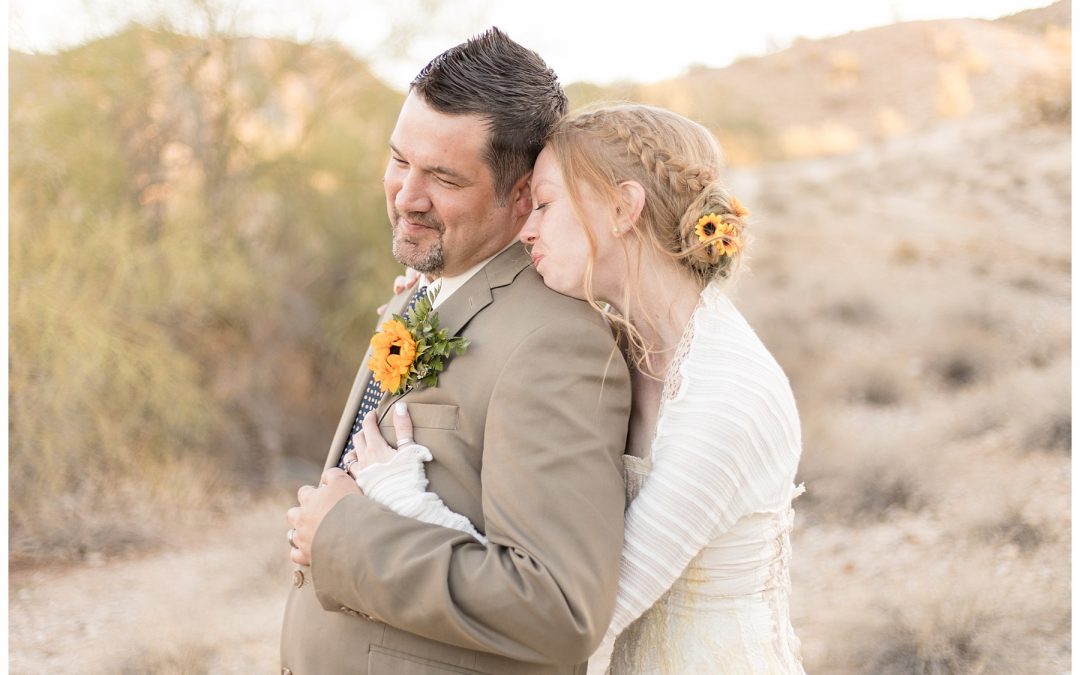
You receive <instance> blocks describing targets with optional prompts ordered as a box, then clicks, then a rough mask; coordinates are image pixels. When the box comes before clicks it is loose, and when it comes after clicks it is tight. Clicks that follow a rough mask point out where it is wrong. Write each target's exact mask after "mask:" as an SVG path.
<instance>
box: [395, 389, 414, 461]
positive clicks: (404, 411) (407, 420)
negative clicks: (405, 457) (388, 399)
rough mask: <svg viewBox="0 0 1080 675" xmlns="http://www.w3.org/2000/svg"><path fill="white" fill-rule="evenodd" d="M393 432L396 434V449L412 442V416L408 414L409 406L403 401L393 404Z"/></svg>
mask: <svg viewBox="0 0 1080 675" xmlns="http://www.w3.org/2000/svg"><path fill="white" fill-rule="evenodd" d="M394 433H395V434H396V435H397V446H398V450H400V449H401V447H402V446H403V445H411V444H412V443H413V435H412V434H413V427H412V417H410V416H409V406H408V405H406V403H405V401H398V402H397V403H395V404H394Z"/></svg>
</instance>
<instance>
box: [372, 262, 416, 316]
mask: <svg viewBox="0 0 1080 675" xmlns="http://www.w3.org/2000/svg"><path fill="white" fill-rule="evenodd" d="M419 280H420V273H419V272H417V271H416V270H414V269H413V268H411V267H406V268H405V274H399V275H398V276H396V277H394V295H397V294H398V293H400V292H402V291H404V290H405V289H406V288H412V287H413V286H415V285H416V282H417V281H419ZM375 311H376V313H377V314H378V315H379V316H382V313H383V312H385V311H386V305H383V306H381V307H379V309H377V310H375Z"/></svg>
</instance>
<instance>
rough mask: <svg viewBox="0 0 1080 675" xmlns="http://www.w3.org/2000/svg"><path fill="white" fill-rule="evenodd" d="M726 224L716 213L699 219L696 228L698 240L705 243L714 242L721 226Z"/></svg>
mask: <svg viewBox="0 0 1080 675" xmlns="http://www.w3.org/2000/svg"><path fill="white" fill-rule="evenodd" d="M723 224H724V221H722V220H721V219H720V216H718V215H716V214H715V213H710V214H708V215H704V216H702V217H700V218H698V221H697V227H695V228H694V232H696V233H697V238H698V239H700V240H701V241H703V242H707V241H712V239H713V238H714V237H716V233H717V232H718V231H719V230H720V226H721V225H723Z"/></svg>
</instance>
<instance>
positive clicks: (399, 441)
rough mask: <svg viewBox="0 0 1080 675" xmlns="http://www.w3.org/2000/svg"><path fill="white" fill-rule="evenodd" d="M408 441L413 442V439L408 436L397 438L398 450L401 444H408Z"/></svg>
mask: <svg viewBox="0 0 1080 675" xmlns="http://www.w3.org/2000/svg"><path fill="white" fill-rule="evenodd" d="M409 443H415V441H413V439H411V438H408V437H406V438H399V439H398V442H397V447H398V450H400V449H401V446H403V445H408V444H409Z"/></svg>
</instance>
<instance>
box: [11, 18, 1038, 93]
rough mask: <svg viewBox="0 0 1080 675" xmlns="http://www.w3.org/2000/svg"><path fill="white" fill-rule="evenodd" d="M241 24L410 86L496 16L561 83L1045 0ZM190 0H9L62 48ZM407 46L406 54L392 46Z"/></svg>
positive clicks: (30, 33)
mask: <svg viewBox="0 0 1080 675" xmlns="http://www.w3.org/2000/svg"><path fill="white" fill-rule="evenodd" d="M209 2H210V5H211V6H216V7H228V8H229V11H227V12H222V15H223V16H224V19H223V21H225V22H229V23H231V25H232V26H233V27H234V28H233V29H232V31H231V32H237V33H240V34H248V35H250V34H255V35H273V36H279V37H288V38H292V39H297V40H311V39H316V40H333V41H337V42H341V43H342V44H344V45H345V46H347V47H348V48H349V49H350V50H351V51H352V52H354V53H355V54H357V55H358V56H361V57H363V58H366V59H368V61H369V62H370V63H371V64H372V66H373V68H374V69H375V71H376V72H377V73H378V74H379V75H380V76H381V77H382V78H383V79H384V80H386V82H387V84H389V85H391V86H394V87H397V88H400V89H403V88H404V87H405V86H406V85H407V83H408V82H409V80H411V79H412V76H413V75H415V74H416V72H417V71H418V70H419V69H420V68H421V67H422V66H423V65H424V64H425V63H426V62H427V60H428V59H429V58H430V57H432V56H434V55H435V54H437V53H439V52H440V51H442V50H443V49H445V48H447V47H450V46H452V45H454V44H456V43H458V42H461V41H462V40H463V39H465V38H466V37H468V36H470V35H473V34H475V33H478V32H480V31H482V30H484V29H486V28H487V27H489V26H491V25H497V26H499V27H500V28H502V29H503V30H505V31H506V32H507V33H509V34H510V36H511V37H512V38H514V39H515V40H517V41H518V42H520V43H522V44H524V45H525V46H527V47H530V48H531V49H534V50H536V51H537V52H539V53H540V55H541V56H543V57H544V59H545V60H546V61H547V62H548V65H550V66H551V67H552V68H554V69H555V71H556V72H557V73H558V74H559V76H560V78H561V79H562V81H563V82H564V83H570V82H574V81H578V80H588V81H592V82H596V83H600V84H607V83H610V82H612V81H615V80H620V79H626V80H634V81H639V82H652V81H656V80H661V79H664V78H667V77H673V76H675V75H679V74H681V73H683V72H685V71H686V69H687V68H688V67H689V66H691V65H695V64H696V65H705V66H712V67H721V66H724V65H727V64H729V63H731V61H733V60H734V59H735V58H737V57H739V56H753V55H760V54H764V53H767V52H768V51H772V50H775V49H777V48H781V47H784V46H786V45H787V44H789V43H790V42H791V41H792V40H793V39H794V38H796V37H809V38H818V37H826V36H832V35H841V34H843V33H846V32H849V31H852V30H860V29H863V28H870V27H873V26H880V25H884V24H888V23H892V22H894V21H896V20H902V21H914V20H921V19H940V18H960V17H968V18H997V17H999V16H1003V15H1006V14H1012V13H1014V12H1018V11H1020V10H1023V9H1029V8H1032V7H1043V6H1046V5H1048V4H1050V2H1049V1H1048V0H815V1H814V2H806V1H804V0H726V1H725V0H667V1H665V0H653V1H652V2H634V1H633V0H622V1H616V0H594V1H589V0H542V1H539V2H536V1H534V2H520V1H515V0H454V1H453V2H450V1H446V0H443V1H440V0H306V1H303V0H209ZM193 7H194V2H193V1H192V0H130V1H129V2H123V1H120V2H118V1H117V0H10V2H9V29H8V30H9V40H10V42H9V44H10V46H11V47H12V48H14V49H19V50H24V51H53V50H56V49H58V48H64V47H69V46H73V45H76V44H79V43H81V42H84V41H86V40H87V39H91V38H93V37H95V36H101V35H107V34H109V33H112V32H114V31H116V30H117V29H118V28H119V27H121V26H123V25H125V24H126V23H127V22H129V21H131V20H132V19H138V20H141V21H143V22H149V21H152V20H153V19H154V17H156V16H162V15H166V16H168V17H169V19H170V20H171V21H172V22H173V24H174V25H177V26H180V27H186V28H187V29H188V30H190V31H192V32H200V26H205V21H204V20H202V19H200V18H199V15H198V13H197V12H195V11H194V9H193ZM392 52H398V53H392Z"/></svg>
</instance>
